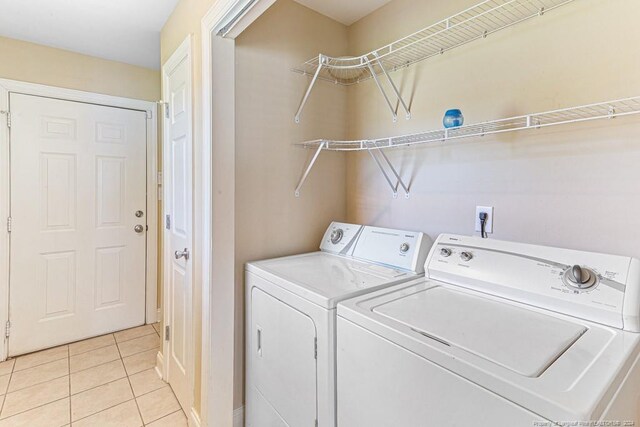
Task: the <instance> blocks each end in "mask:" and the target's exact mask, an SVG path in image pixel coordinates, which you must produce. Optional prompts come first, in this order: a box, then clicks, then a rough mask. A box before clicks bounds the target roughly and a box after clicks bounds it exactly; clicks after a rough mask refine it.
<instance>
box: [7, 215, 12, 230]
mask: <svg viewBox="0 0 640 427" xmlns="http://www.w3.org/2000/svg"><path fill="white" fill-rule="evenodd" d="M7 233H11V217H7Z"/></svg>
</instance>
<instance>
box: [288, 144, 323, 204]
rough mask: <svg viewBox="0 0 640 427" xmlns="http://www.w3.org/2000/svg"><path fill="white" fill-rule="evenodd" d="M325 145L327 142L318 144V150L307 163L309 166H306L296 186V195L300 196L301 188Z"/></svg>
mask: <svg viewBox="0 0 640 427" xmlns="http://www.w3.org/2000/svg"><path fill="white" fill-rule="evenodd" d="M325 146H326V144H325V143H321V144H320V145H318V148H317V149H316V152H315V153H314V154H313V157H311V160H310V161H309V163H308V164H307V167H306V168H305V170H304V173H303V174H302V176H301V177H300V181H299V182H298V185H297V186H296V190H295V195H296V197H300V189H301V188H302V186H303V185H304V182H305V181H306V180H307V177H308V176H309V172H311V169H312V168H313V165H314V164H315V163H316V160H318V156H320V153H321V152H322V149H323V148H325Z"/></svg>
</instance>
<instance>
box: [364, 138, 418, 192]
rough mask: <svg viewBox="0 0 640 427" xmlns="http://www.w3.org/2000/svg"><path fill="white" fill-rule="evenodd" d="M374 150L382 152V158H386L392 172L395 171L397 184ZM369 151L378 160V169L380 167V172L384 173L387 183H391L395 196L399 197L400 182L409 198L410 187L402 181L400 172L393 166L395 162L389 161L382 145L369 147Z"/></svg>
mask: <svg viewBox="0 0 640 427" xmlns="http://www.w3.org/2000/svg"><path fill="white" fill-rule="evenodd" d="M374 150H375V151H376V152H377V153H380V155H381V156H382V158H383V159H384V161H385V162H386V164H387V165H388V166H389V169H391V172H393V175H394V176H395V177H396V179H397V180H398V181H397V183H396V184H395V185H394V184H393V182H392V181H391V177H390V176H389V174H388V173H387V171H386V170H385V169H384V166H383V165H382V163H381V162H380V159H378V157H377V156H376V155H375V154H373V151H374ZM367 151H368V152H369V154H370V155H371V157H372V158H373V160H374V161H375V162H376V165H377V166H378V169H380V172H382V175H383V176H384V178H385V179H386V180H387V184H389V187H391V191H392V192H393V198H394V199H395V198H397V197H398V184H399V185H401V186H402V189H403V190H404V192H405V198H407V199H408V198H409V188H408V187H407V186H406V185H405V183H404V181H402V178H400V174H398V172H397V171H396V168H394V167H393V164H391V162H390V161H389V158H388V157H387V156H386V154H384V152H383V151H382V150H381V149H380V147H377V146H376V147H374V148H367Z"/></svg>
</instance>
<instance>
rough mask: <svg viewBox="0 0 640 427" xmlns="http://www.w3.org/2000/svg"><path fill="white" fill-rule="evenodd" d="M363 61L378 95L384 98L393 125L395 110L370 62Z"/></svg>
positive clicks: (395, 117) (396, 118)
mask: <svg viewBox="0 0 640 427" xmlns="http://www.w3.org/2000/svg"><path fill="white" fill-rule="evenodd" d="M364 60H365V62H366V63H367V68H369V72H370V73H371V77H373V81H375V82H376V86H378V90H380V93H381V94H382V96H383V97H384V100H385V101H387V105H388V106H389V110H391V115H393V122H394V123H395V122H396V121H398V115H397V114H396V110H395V109H394V108H393V104H391V101H390V100H389V97H388V96H387V93H386V92H385V91H384V89H383V88H382V85H381V84H380V80H379V79H378V75H377V74H376V71H375V70H374V69H373V65H371V61H369V58H364Z"/></svg>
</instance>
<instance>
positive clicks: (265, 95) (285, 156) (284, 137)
mask: <svg viewBox="0 0 640 427" xmlns="http://www.w3.org/2000/svg"><path fill="white" fill-rule="evenodd" d="M346 50H347V29H346V27H345V26H344V25H342V24H339V23H337V22H335V21H332V20H330V19H329V18H326V17H324V16H322V15H319V14H318V13H316V12H314V11H312V10H310V9H308V8H306V7H303V6H300V5H299V4H298V3H295V2H293V1H292V0H279V1H278V2H277V3H275V4H274V5H273V6H271V8H270V9H268V10H267V11H266V12H265V13H264V14H263V15H262V16H261V17H260V18H259V19H258V20H257V21H256V22H254V23H253V24H252V25H251V26H250V27H249V28H248V29H247V30H245V31H244V32H243V33H242V34H241V35H240V36H239V37H238V38H237V39H236V196H235V199H236V236H235V244H236V290H237V294H236V298H237V312H236V315H237V316H236V324H237V325H241V326H242V325H243V318H244V317H243V316H244V311H243V309H242V307H243V306H244V298H243V296H244V280H243V279H244V277H243V276H244V273H243V271H244V264H245V263H246V262H248V261H252V260H258V259H265V258H273V257H278V256H283V255H290V254H295V253H303V252H309V251H314V250H317V248H318V244H319V242H320V239H321V238H322V233H324V230H325V229H326V227H327V225H328V224H329V223H330V222H331V221H332V220H344V219H345V218H346V192H345V190H346V189H345V186H344V180H345V177H346V169H345V165H346V159H345V157H344V156H341V155H340V154H336V153H328V154H323V155H322V156H321V157H320V159H319V160H318V163H317V165H316V166H315V168H314V169H313V171H312V173H311V175H310V176H309V178H308V180H307V182H306V183H305V186H304V187H303V188H302V190H301V195H300V198H296V197H295V196H294V191H293V190H294V188H295V186H296V184H297V181H298V179H299V177H300V175H301V173H302V171H303V166H304V165H305V162H306V161H307V158H308V155H309V154H310V152H309V151H308V150H304V149H301V148H295V147H293V146H292V143H293V142H296V141H303V140H306V139H312V138H316V137H317V136H318V135H328V136H329V137H331V138H345V137H346V129H347V126H346V125H347V123H346V121H345V120H344V118H345V115H346V112H347V111H346V107H347V91H346V88H344V87H340V86H336V85H331V84H326V85H323V87H322V88H321V89H320V88H319V89H318V90H317V91H316V92H315V93H314V94H313V97H312V98H311V99H310V101H309V104H308V106H307V108H306V109H305V111H304V114H303V117H302V121H301V123H300V124H296V123H295V122H294V120H293V117H294V114H295V111H296V109H297V108H298V103H299V102H300V98H301V96H302V94H303V93H304V91H305V89H306V86H307V84H308V79H307V78H306V77H303V76H300V75H298V74H294V73H293V72H291V68H293V67H295V66H296V65H298V64H300V63H301V62H304V61H305V60H307V59H309V58H308V57H309V56H313V52H325V53H327V54H332V55H338V56H339V55H344V54H345V53H346ZM238 330H239V331H242V330H243V326H242V329H238ZM243 338H244V335H243V334H237V335H236V354H237V358H236V360H237V363H236V389H235V398H234V405H235V407H240V406H242V403H243V394H242V393H243V387H242V386H243V381H244V380H243V378H244V375H243V372H244V363H243V359H242V355H243V350H244V339H243Z"/></svg>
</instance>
